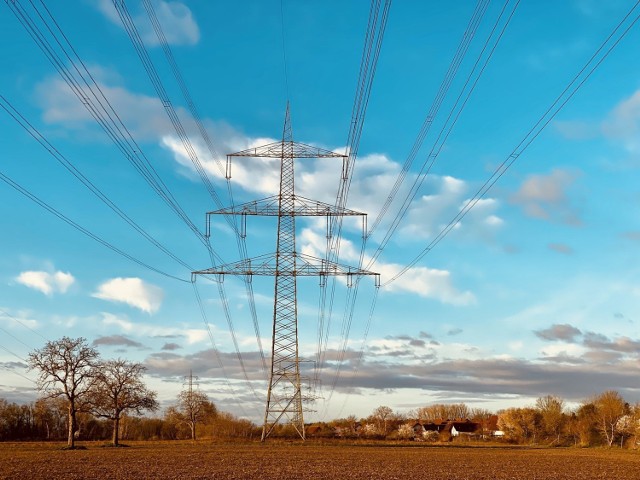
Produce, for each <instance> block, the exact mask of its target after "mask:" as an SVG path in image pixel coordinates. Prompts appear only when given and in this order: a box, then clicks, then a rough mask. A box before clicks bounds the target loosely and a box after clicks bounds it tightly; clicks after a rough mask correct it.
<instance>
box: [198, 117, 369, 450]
mask: <svg viewBox="0 0 640 480" xmlns="http://www.w3.org/2000/svg"><path fill="white" fill-rule="evenodd" d="M234 157H253V158H278V159H280V189H279V193H278V194H277V195H274V196H272V197H268V198H264V199H261V200H255V201H252V202H249V203H245V204H241V205H236V206H233V207H230V208H225V209H221V210H216V211H213V212H208V213H207V228H206V234H207V236H209V235H210V233H211V221H210V219H211V215H240V216H241V222H242V224H241V233H242V234H246V231H245V224H246V217H247V216H248V215H255V216H274V217H278V237H277V247H276V252H275V253H272V254H267V255H261V256H259V257H255V258H251V259H246V260H242V261H240V262H236V263H230V264H227V265H220V266H214V267H212V268H209V269H206V270H200V271H196V272H193V273H192V276H193V277H194V280H195V277H196V276H197V275H206V276H212V277H213V279H214V280H215V281H218V282H221V281H223V276H224V275H236V276H241V277H244V278H245V279H247V280H248V281H251V278H252V276H253V275H265V276H275V296H274V303H273V332H272V333H273V334H272V343H271V347H272V348H271V351H272V355H271V373H270V376H269V385H268V389H267V404H266V408H265V414H264V425H263V429H262V441H264V440H265V439H266V438H267V437H268V436H269V435H270V434H271V433H272V431H273V429H274V427H275V426H276V425H277V424H278V423H279V422H280V421H281V420H288V422H289V423H290V424H291V425H292V426H293V428H294V429H295V430H296V432H297V433H298V435H299V436H300V437H301V438H302V439H303V440H304V439H305V429H304V418H303V400H305V398H304V397H303V395H302V391H301V378H300V358H299V355H298V308H297V277H299V276H318V277H319V278H320V282H321V283H324V282H326V277H328V276H345V277H346V278H347V285H348V286H349V287H351V286H352V284H353V277H354V276H356V277H358V276H362V275H373V276H375V279H376V286H378V285H379V275H378V274H377V273H373V272H370V271H367V270H362V269H360V268H357V267H349V266H345V265H340V264H338V263H335V262H331V261H329V260H328V259H326V258H325V259H321V258H316V257H312V256H310V255H306V254H302V253H300V252H298V251H297V250H296V222H295V218H296V217H298V216H316V217H326V219H327V241H329V240H330V239H331V238H332V235H331V227H330V225H331V223H332V222H331V218H332V217H338V216H360V217H361V218H362V229H363V235H364V234H365V233H366V214H364V213H360V212H356V211H353V210H348V209H346V208H340V207H337V206H334V205H330V204H327V203H322V202H319V201H316V200H311V199H308V198H305V197H301V196H298V195H296V194H295V181H294V159H297V158H341V159H342V172H343V173H342V174H343V176H344V175H345V174H346V173H345V172H346V160H347V158H348V156H346V155H341V154H339V153H335V152H331V151H329V150H324V149H321V148H317V147H313V146H311V145H306V144H303V143H298V142H294V140H293V132H292V127H291V116H290V112H289V105H288V104H287V111H286V114H285V122H284V128H283V131H282V140H281V141H279V142H273V143H270V144H267V145H263V146H261V147H256V148H250V149H248V150H243V151H241V152H237V153H232V154H229V155H227V172H226V176H227V179H229V178H231V159H232V158H234Z"/></svg>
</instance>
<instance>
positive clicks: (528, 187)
mask: <svg viewBox="0 0 640 480" xmlns="http://www.w3.org/2000/svg"><path fill="white" fill-rule="evenodd" d="M577 177H578V174H577V173H576V172H570V171H568V170H562V169H559V168H556V169H554V170H552V171H551V173H549V174H546V175H542V174H541V175H529V176H528V177H527V179H526V180H525V181H524V182H523V183H522V185H521V186H520V188H519V190H518V191H517V192H516V193H515V194H513V195H512V196H511V202H512V203H514V204H516V205H519V206H520V207H522V209H523V210H524V212H525V213H526V214H527V215H528V216H530V217H534V218H539V219H541V220H549V221H559V222H561V223H565V224H567V225H574V226H579V225H581V224H582V220H581V219H580V215H579V212H578V210H577V209H576V208H575V207H573V205H572V204H571V201H570V199H569V197H568V195H567V191H568V190H569V188H570V187H571V186H572V185H573V184H574V182H575V180H576V179H577Z"/></svg>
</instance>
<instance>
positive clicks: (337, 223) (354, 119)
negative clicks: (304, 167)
mask: <svg viewBox="0 0 640 480" xmlns="http://www.w3.org/2000/svg"><path fill="white" fill-rule="evenodd" d="M390 8H391V0H385V3H384V6H383V7H381V0H371V4H370V8H369V18H368V22H367V28H366V31H365V40H364V47H363V51H362V57H361V60H360V69H359V73H358V80H357V83H356V93H355V98H354V102H353V107H352V113H351V122H350V124H349V133H348V136H347V147H346V148H347V152H346V153H347V154H348V157H347V159H346V160H345V161H344V162H343V168H342V175H341V176H340V181H339V186H338V191H337V194H336V200H335V206H336V208H337V209H344V208H345V206H346V202H347V198H348V195H349V188H350V185H351V179H352V178H353V172H354V169H355V162H356V158H357V155H358V149H359V145H360V138H361V135H362V129H363V127H364V120H365V117H366V112H367V106H368V104H369V98H370V95H371V90H372V88H373V81H374V78H375V74H376V69H377V64H378V58H379V56H380V51H381V48H382V41H383V39H384V32H385V29H386V25H387V20H388V17H389V10H390ZM330 220H331V222H330V224H329V227H328V232H327V252H326V256H325V258H326V261H327V262H337V260H338V258H339V255H340V241H341V238H342V217H334V218H331V219H330ZM363 233H364V232H363ZM330 283H331V286H330V294H329V307H328V310H329V311H328V314H327V313H326V309H327V301H326V298H327V283H326V282H325V283H324V284H322V285H321V287H320V311H319V318H318V323H319V326H320V330H322V329H323V327H324V325H325V321H326V328H325V329H324V330H325V334H324V338H319V340H318V348H317V355H316V356H317V358H316V380H317V376H318V371H317V368H318V366H319V365H320V364H321V363H323V361H324V358H323V357H324V355H323V353H322V352H324V351H326V346H327V343H328V338H329V332H330V329H331V318H332V312H333V301H334V298H335V289H336V282H335V279H331V281H330Z"/></svg>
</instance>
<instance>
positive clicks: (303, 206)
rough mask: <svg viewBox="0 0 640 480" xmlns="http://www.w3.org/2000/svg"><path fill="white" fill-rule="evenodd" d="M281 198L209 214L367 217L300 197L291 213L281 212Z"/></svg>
mask: <svg viewBox="0 0 640 480" xmlns="http://www.w3.org/2000/svg"><path fill="white" fill-rule="evenodd" d="M278 202H279V196H278V195H273V196H271V197H267V198H263V199H261V200H253V201H251V202H247V203H242V204H240V205H234V206H232V207H228V208H222V209H220V210H213V211H211V212H207V216H210V215H261V216H271V217H277V216H279V215H294V216H297V217H324V216H342V217H348V216H365V215H366V213H363V212H357V211H355V210H350V209H348V208H340V207H336V206H335V205H333V204H329V203H325V202H320V201H318V200H311V199H310V198H305V197H302V196H300V195H294V197H293V205H294V206H293V209H292V210H291V211H281V210H280V209H279V207H278Z"/></svg>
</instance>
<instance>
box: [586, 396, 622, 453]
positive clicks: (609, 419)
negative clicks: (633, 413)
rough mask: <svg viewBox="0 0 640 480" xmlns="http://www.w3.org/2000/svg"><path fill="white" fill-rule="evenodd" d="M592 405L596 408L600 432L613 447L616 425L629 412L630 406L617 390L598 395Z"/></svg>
mask: <svg viewBox="0 0 640 480" xmlns="http://www.w3.org/2000/svg"><path fill="white" fill-rule="evenodd" d="M592 403H593V404H594V405H595V407H596V420H597V426H598V430H599V431H600V433H602V434H604V437H605V439H606V441H607V444H608V445H609V446H611V445H612V444H613V440H614V438H615V434H616V425H617V424H618V421H619V420H620V419H621V418H622V417H623V416H624V415H625V414H626V413H627V412H628V410H629V405H627V404H626V403H625V401H624V399H623V398H622V396H620V394H619V393H618V392H616V391H615V390H607V391H606V392H603V393H601V394H600V395H597V396H596V397H595V398H594V399H593V401H592Z"/></svg>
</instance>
